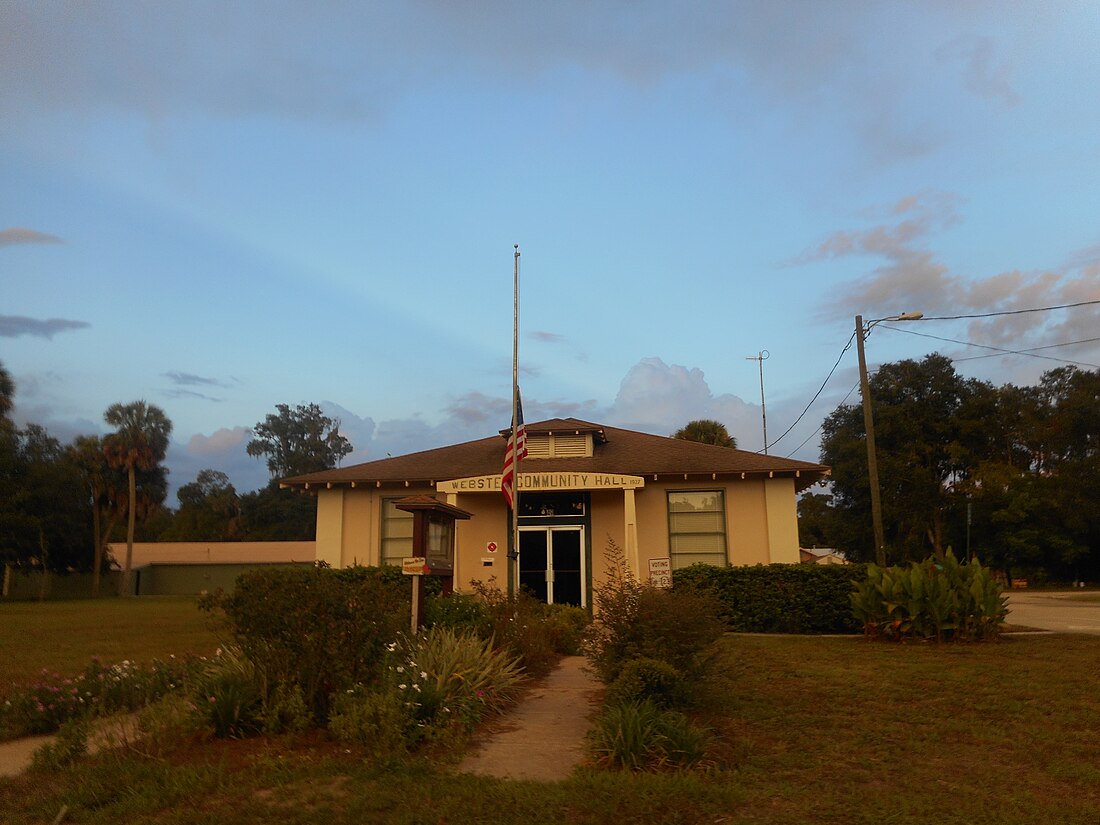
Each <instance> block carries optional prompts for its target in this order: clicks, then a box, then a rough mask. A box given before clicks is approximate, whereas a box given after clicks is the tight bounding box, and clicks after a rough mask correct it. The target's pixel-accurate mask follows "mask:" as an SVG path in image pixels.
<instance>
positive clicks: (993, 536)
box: [799, 354, 1100, 581]
mask: <svg viewBox="0 0 1100 825" xmlns="http://www.w3.org/2000/svg"><path fill="white" fill-rule="evenodd" d="M870 388H871V392H870V396H871V399H872V409H873V413H874V425H875V439H876V442H877V450H876V455H877V458H878V468H879V477H880V486H881V491H882V513H883V527H884V532H885V536H886V550H887V562H888V563H898V562H906V561H911V560H912V561H915V560H919V559H923V558H926V557H927V556H929V555H937V556H942V555H943V553H944V552H945V551H946V549H947V548H948V547H951V548H953V549H954V551H955V553H956V554H958V555H960V556H962V555H963V554H964V553H969V554H970V555H973V556H977V557H979V558H980V559H981V561H982V563H983V564H986V565H991V566H993V567H996V568H998V569H1000V570H1002V571H1004V572H1005V573H1006V574H1007V575H1008V576H1009V577H1023V578H1032V579H1038V580H1043V579H1053V580H1057V581H1074V580H1084V579H1089V580H1096V579H1098V578H1100V497H1097V495H1096V490H1097V484H1098V482H1100V373H1098V372H1092V371H1088V370H1080V369H1077V368H1075V367H1060V368H1058V369H1053V370H1050V371H1048V372H1046V373H1044V374H1043V376H1042V377H1041V379H1040V380H1039V383H1038V384H1037V385H1035V386H1028V387H1018V386H1014V385H1012V384H1006V385H1003V386H1000V387H997V386H994V385H993V384H991V383H989V382H986V381H980V380H977V379H968V378H963V377H961V376H960V375H959V374H958V373H957V372H956V371H955V368H954V366H953V365H952V363H951V361H950V359H948V358H946V357H944V356H942V355H938V354H932V355H928V356H926V357H925V358H924V359H923V360H920V361H915V360H905V361H899V362H896V363H889V364H884V365H882V367H880V368H879V370H878V372H876V373H875V375H874V376H873V377H872V378H871V380H870ZM822 431H823V437H822V442H821V459H820V460H821V463H822V464H828V465H829V466H831V467H832V476H831V479H830V481H829V482H828V484H827V488H826V490H825V491H824V492H820V493H811V494H808V495H804V496H803V498H802V499H801V501H800V502H799V534H800V541H801V543H802V545H803V546H805V547H809V546H812V545H816V546H823V547H835V548H839V549H841V550H842V551H844V553H845V554H846V555H847V557H848V558H849V559H852V560H855V561H871V560H873V559H874V537H873V531H872V523H871V504H870V488H869V484H868V475H867V449H866V431H865V428H864V423H863V413H862V408H861V407H860V406H858V405H854V404H845V405H841V406H839V407H838V408H837V409H836V410H835V411H833V412H832V413H831V414H830V415H829V416H828V417H827V418H826V419H825V422H824V424H823V427H822Z"/></svg>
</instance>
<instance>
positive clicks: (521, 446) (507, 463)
mask: <svg viewBox="0 0 1100 825" xmlns="http://www.w3.org/2000/svg"><path fill="white" fill-rule="evenodd" d="M525 458H527V430H526V429H525V428H524V426H523V402H522V401H521V400H520V397H519V388H518V387H517V388H516V417H515V420H514V421H513V422H512V432H511V434H510V435H509V436H508V448H507V449H506V450H505V451H504V473H503V474H502V476H501V479H500V489H501V492H503V493H504V500H505V501H507V502H508V506H509V507H511V508H512V509H515V504H516V477H517V475H518V474H519V463H520V461H522V460H523V459H525Z"/></svg>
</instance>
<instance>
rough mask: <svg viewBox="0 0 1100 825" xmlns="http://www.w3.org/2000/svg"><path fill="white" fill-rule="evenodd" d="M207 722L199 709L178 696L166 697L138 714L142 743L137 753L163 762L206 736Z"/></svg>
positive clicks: (137, 748) (139, 742)
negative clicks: (182, 746)
mask: <svg viewBox="0 0 1100 825" xmlns="http://www.w3.org/2000/svg"><path fill="white" fill-rule="evenodd" d="M204 722H205V720H204V718H203V716H202V714H201V713H200V712H199V708H198V705H196V704H195V703H194V702H192V701H191V700H190V699H189V698H187V697H185V696H181V695H178V694H170V695H168V696H165V697H163V698H161V699H159V700H158V701H156V702H154V703H153V704H151V705H149V706H148V707H146V708H144V709H142V711H141V712H140V713H139V714H138V722H137V726H138V733H139V735H140V739H139V741H138V742H137V744H136V748H135V749H136V750H138V751H139V752H140V753H142V754H144V755H146V756H150V757H153V758H155V759H161V758H163V757H165V756H167V755H168V754H170V753H171V752H172V751H174V750H175V749H176V748H177V747H178V746H179V745H180V744H182V743H183V742H186V741H187V740H188V739H190V738H192V737H194V736H195V735H197V734H199V733H200V732H202V731H203V730H204V728H205V724H204Z"/></svg>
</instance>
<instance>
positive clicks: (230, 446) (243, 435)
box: [187, 427, 252, 456]
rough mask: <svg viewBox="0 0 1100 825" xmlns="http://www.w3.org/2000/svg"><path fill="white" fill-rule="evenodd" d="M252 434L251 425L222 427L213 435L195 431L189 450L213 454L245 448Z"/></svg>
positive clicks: (189, 442)
mask: <svg viewBox="0 0 1100 825" xmlns="http://www.w3.org/2000/svg"><path fill="white" fill-rule="evenodd" d="M251 435H252V429H251V428H250V427H231V428H226V427H222V428H221V429H220V430H216V431H215V432H214V433H213V434H212V435H203V434H202V433H195V434H194V435H193V436H191V439H190V440H189V441H188V442H187V452H189V453H191V454H192V455H197V456H212V455H220V454H222V453H226V452H230V451H233V450H236V449H242V450H243V449H244V448H245V446H246V445H247V442H248V439H249V437H250V436H251Z"/></svg>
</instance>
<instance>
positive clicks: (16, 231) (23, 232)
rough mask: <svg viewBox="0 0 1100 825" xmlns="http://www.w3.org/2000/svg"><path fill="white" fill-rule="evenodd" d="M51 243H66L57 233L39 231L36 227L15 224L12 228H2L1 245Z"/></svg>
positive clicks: (0, 230) (0, 232) (0, 234)
mask: <svg viewBox="0 0 1100 825" xmlns="http://www.w3.org/2000/svg"><path fill="white" fill-rule="evenodd" d="M26 243H31V244H35V243H37V244H50V243H64V241H62V240H61V238H59V237H57V235H50V234H48V233H46V232H39V231H37V230H35V229H24V228H23V227H19V226H13V227H12V228H11V229H0V246H14V245H16V244H26Z"/></svg>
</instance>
